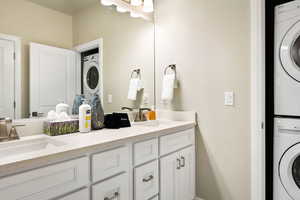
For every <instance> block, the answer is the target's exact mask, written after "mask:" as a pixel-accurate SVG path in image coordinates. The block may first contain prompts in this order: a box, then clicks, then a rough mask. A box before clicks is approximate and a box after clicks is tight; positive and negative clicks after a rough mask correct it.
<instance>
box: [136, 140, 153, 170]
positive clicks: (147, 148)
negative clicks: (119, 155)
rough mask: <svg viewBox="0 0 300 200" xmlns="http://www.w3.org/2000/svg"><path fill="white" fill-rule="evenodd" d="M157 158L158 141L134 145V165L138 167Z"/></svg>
mask: <svg viewBox="0 0 300 200" xmlns="http://www.w3.org/2000/svg"><path fill="white" fill-rule="evenodd" d="M157 157H158V139H152V140H147V141H144V142H138V143H136V144H134V165H135V166H136V165H140V164H143V163H145V162H148V161H151V160H154V159H156V158H157Z"/></svg>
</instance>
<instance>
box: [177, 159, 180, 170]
mask: <svg viewBox="0 0 300 200" xmlns="http://www.w3.org/2000/svg"><path fill="white" fill-rule="evenodd" d="M180 168H181V164H180V159H179V158H177V167H176V169H180Z"/></svg>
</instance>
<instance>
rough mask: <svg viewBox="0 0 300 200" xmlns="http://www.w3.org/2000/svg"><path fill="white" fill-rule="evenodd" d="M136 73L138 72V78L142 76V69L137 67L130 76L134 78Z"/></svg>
mask: <svg viewBox="0 0 300 200" xmlns="http://www.w3.org/2000/svg"><path fill="white" fill-rule="evenodd" d="M134 74H136V78H140V79H141V78H142V76H141V69H135V70H133V71H132V72H131V75H130V78H133V76H134Z"/></svg>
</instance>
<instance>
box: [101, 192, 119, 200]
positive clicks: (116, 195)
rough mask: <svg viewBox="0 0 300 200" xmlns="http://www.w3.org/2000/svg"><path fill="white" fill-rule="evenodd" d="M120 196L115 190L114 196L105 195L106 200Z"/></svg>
mask: <svg viewBox="0 0 300 200" xmlns="http://www.w3.org/2000/svg"><path fill="white" fill-rule="evenodd" d="M118 196H119V192H115V193H114V195H113V196H111V197H105V198H104V200H113V199H116V198H118Z"/></svg>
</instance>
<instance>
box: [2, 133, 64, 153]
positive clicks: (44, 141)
mask: <svg viewBox="0 0 300 200" xmlns="http://www.w3.org/2000/svg"><path fill="white" fill-rule="evenodd" d="M63 145H65V143H63V142H60V141H57V140H54V139H50V138H46V137H45V138H35V139H27V140H19V141H12V142H5V143H3V144H0V158H5V157H10V156H18V155H22V154H26V153H31V152H36V151H41V150H46V149H53V148H57V147H60V146H63Z"/></svg>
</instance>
